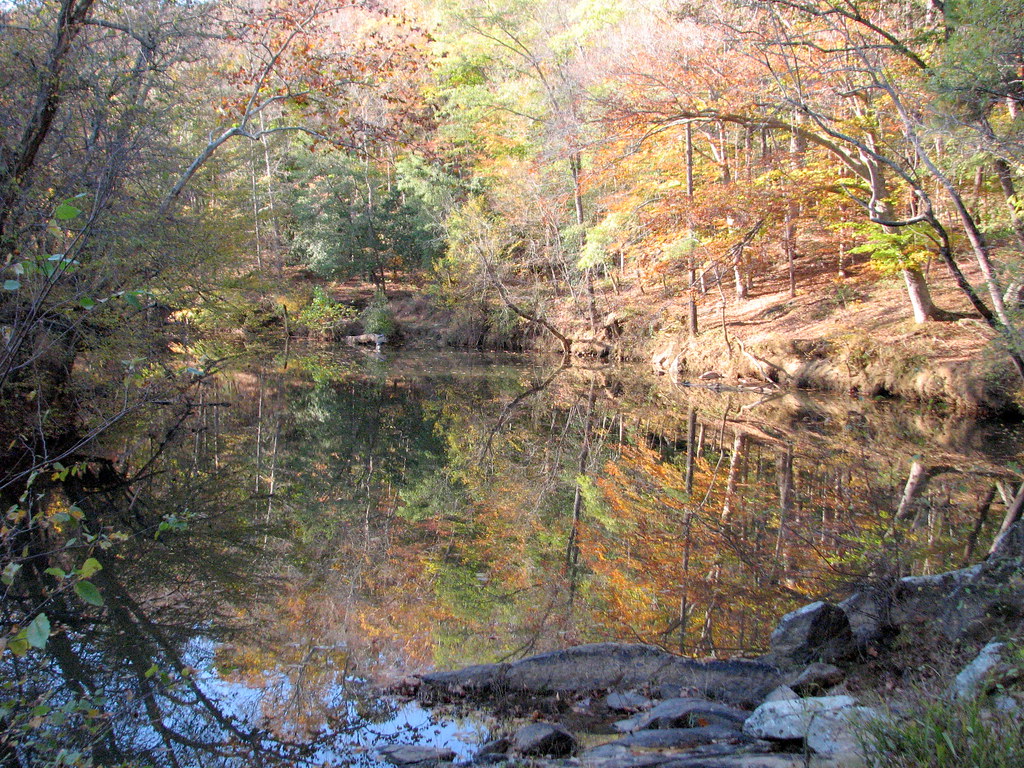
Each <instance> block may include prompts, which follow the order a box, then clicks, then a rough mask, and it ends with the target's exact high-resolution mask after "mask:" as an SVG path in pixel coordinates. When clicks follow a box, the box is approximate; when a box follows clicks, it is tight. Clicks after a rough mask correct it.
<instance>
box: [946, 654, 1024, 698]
mask: <svg viewBox="0 0 1024 768" xmlns="http://www.w3.org/2000/svg"><path fill="white" fill-rule="evenodd" d="M1014 655H1015V654H1014V652H1013V650H1012V649H1011V648H1010V647H1009V646H1008V645H1007V644H1006V643H989V644H988V645H986V646H985V647H984V648H982V649H981V652H980V653H979V654H978V655H977V656H975V657H974V660H973V661H972V662H971V663H970V664H968V665H967V666H966V667H964V668H963V669H962V670H961V671H960V674H958V675H957V676H956V678H955V679H954V680H953V682H952V683H951V684H950V686H949V690H948V694H949V696H950V697H952V698H954V699H973V698H977V697H978V696H983V695H985V694H987V693H990V692H991V691H993V690H995V689H996V688H997V687H999V686H1000V685H1004V684H1007V683H1013V682H1016V681H1017V680H1019V679H1020V678H1021V675H1022V672H1024V665H1022V662H1021V660H1019V659H1014V658H1013V656H1014Z"/></svg>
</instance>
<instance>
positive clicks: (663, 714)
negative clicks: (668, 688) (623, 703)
mask: <svg viewBox="0 0 1024 768" xmlns="http://www.w3.org/2000/svg"><path fill="white" fill-rule="evenodd" d="M749 715H750V713H749V712H744V711H743V710H740V709H736V708H735V707H730V706H728V705H726V704H720V703H718V702H715V701H708V700H707V699H698V698H691V697H688V698H678V699H667V700H665V701H663V702H661V703H660V704H658V705H656V706H655V707H654V708H652V709H651V710H649V711H648V712H643V713H641V714H639V715H637V716H636V717H632V718H630V719H628V720H620V721H619V722H617V723H615V729H616V730H618V731H622V732H631V731H642V730H646V729H650V728H696V727H699V726H704V725H722V726H727V727H731V728H736V729H739V728H741V727H742V726H743V721H744V720H746V719H747V717H748V716H749Z"/></svg>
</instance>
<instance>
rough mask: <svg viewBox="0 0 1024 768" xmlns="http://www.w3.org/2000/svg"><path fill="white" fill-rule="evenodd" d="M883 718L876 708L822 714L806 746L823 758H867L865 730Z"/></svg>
mask: <svg viewBox="0 0 1024 768" xmlns="http://www.w3.org/2000/svg"><path fill="white" fill-rule="evenodd" d="M882 717H883V715H882V714H881V713H880V712H879V711H878V710H876V709H874V708H873V707H846V708H844V709H839V710H830V711H825V712H822V713H821V714H820V715H818V716H817V717H815V718H813V719H812V720H811V723H810V725H809V726H808V728H807V733H806V735H805V736H804V742H805V743H806V744H807V746H808V748H810V749H811V750H813V751H814V752H815V754H818V755H821V756H822V757H839V756H846V757H848V758H854V759H856V758H863V757H864V735H865V731H864V727H865V725H866V724H867V723H869V722H871V721H872V720H878V719H880V718H882Z"/></svg>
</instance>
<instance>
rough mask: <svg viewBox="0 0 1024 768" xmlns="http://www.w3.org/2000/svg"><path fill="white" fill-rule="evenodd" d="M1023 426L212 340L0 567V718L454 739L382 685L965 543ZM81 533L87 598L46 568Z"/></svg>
mask: <svg viewBox="0 0 1024 768" xmlns="http://www.w3.org/2000/svg"><path fill="white" fill-rule="evenodd" d="M1021 438H1022V433H1021V430H1020V428H1019V427H1018V426H1016V425H1007V424H1001V423H988V424H985V423H975V422H971V421H969V420H965V419H962V418H958V417H955V416H948V415H944V414H942V413H940V412H935V411H929V410H927V409H921V408H918V407H915V406H911V405H908V404H905V403H893V402H872V401H867V400H855V399H846V398H821V397H813V396H810V395H804V394H775V393H741V392H720V391H713V390H711V389H707V388H700V387H678V386H677V387H673V386H671V385H670V384H669V383H668V382H665V381H657V380H655V379H654V378H653V377H652V376H651V375H650V374H648V373H647V372H646V371H645V370H643V369H639V368H631V367H615V366H608V367H595V368H589V367H582V366H574V367H572V368H565V369H563V368H561V367H560V366H559V364H558V362H557V361H555V360H550V359H537V358H525V357H513V356H495V355H491V356H485V355H478V354H469V353H466V354H457V353H448V352H431V353H411V352H410V353H403V352H396V353H394V355H393V358H392V359H382V358H381V357H379V356H375V355H374V354H372V353H363V352H360V351H357V350H351V349H344V350H337V349H330V348H319V347H305V348H300V349H298V350H296V349H294V348H293V349H291V350H289V351H288V352H284V351H279V352H276V353H270V354H267V355H265V356H243V357H238V358H236V359H235V360H234V361H233V362H231V363H230V364H227V363H226V364H224V365H223V366H222V368H221V370H220V371H219V372H218V373H217V374H216V375H211V376H207V377H206V378H205V379H204V380H203V383H202V384H201V386H200V387H199V390H198V392H197V393H196V395H195V399H194V401H193V403H192V407H191V408H190V409H189V410H188V411H183V410H181V409H180V408H178V409H175V408H168V409H166V411H161V412H158V413H153V412H150V413H148V414H147V415H146V417H145V418H144V419H139V420H137V421H135V422H133V423H131V424H126V425H124V426H122V427H120V428H118V429H117V430H115V431H114V432H112V433H111V434H109V435H107V436H106V437H105V438H104V441H103V443H102V446H101V448H100V449H99V451H98V453H99V454H102V455H103V456H104V457H106V460H107V461H108V462H109V464H110V466H113V467H116V468H117V470H118V473H119V476H120V477H123V478H131V482H130V483H129V484H127V485H120V486H116V487H106V488H102V489H99V488H94V489H91V490H90V489H89V488H85V487H81V488H79V489H78V491H76V493H78V496H76V497H75V498H68V499H66V500H65V501H66V503H72V502H73V503H74V504H75V507H74V508H75V509H82V510H84V515H85V520H86V521H90V520H96V521H97V522H96V523H95V524H94V525H92V526H91V527H88V526H87V528H86V529H85V530H86V531H87V532H84V533H82V534H80V540H78V539H76V540H75V541H72V542H71V544H70V546H65V547H64V548H63V549H61V550H60V551H57V552H55V553H54V554H53V556H52V558H51V560H52V562H48V563H46V565H49V566H50V568H51V569H50V570H49V571H46V570H44V568H43V567H42V565H38V567H36V568H34V570H33V573H34V574H35V576H34V577H32V578H34V579H35V581H33V582H32V583H31V584H22V583H21V582H20V581H17V580H15V583H14V585H13V586H11V587H10V589H11V590H13V591H12V592H10V593H9V595H8V596H9V597H10V598H11V599H12V600H13V599H14V596H16V595H17V594H21V595H22V597H23V599H25V600H26V601H28V600H29V599H35V600H37V601H38V600H40V599H45V600H46V603H45V604H46V606H47V615H48V616H49V619H50V621H51V622H52V624H53V628H54V632H53V634H52V635H51V637H50V638H49V641H48V643H47V645H46V648H45V649H43V650H35V649H32V650H30V651H29V652H28V653H26V654H25V655H23V656H20V657H14V656H13V655H12V654H11V653H10V652H7V653H5V655H4V656H3V672H4V676H3V679H4V681H5V682H4V687H3V689H2V691H3V695H2V696H0V700H2V702H3V704H2V706H3V713H4V716H5V720H4V723H5V725H4V739H5V743H4V744H3V745H2V747H3V749H4V750H14V751H18V750H20V752H19V754H20V756H21V758H22V759H23V760H24V759H25V758H26V757H28V758H31V755H32V754H36V753H37V754H39V755H40V756H47V757H46V759H47V760H53V759H55V758H53V756H54V755H58V754H59V753H60V751H61V750H65V757H64V758H61V759H64V760H65V762H64V763H57V764H67V765H74V764H76V763H75V762H74V760H85V759H86V758H87V757H88V756H92V757H93V758H94V759H95V760H96V762H97V763H100V764H114V763H121V762H124V763H128V764H152V765H156V766H165V765H166V766H177V765H181V766H220V765H224V766H228V765H239V766H241V765H267V766H277V765H282V766H284V765H303V766H304V765H309V766H314V765H322V764H327V765H350V764H351V765H371V764H374V761H373V759H372V757H371V753H372V750H373V748H374V746H376V745H379V744H383V743H388V742H392V741H396V740H397V741H402V742H412V741H415V742H417V743H423V744H444V745H446V746H452V745H455V746H458V747H459V749H460V750H461V754H462V756H468V755H469V754H471V752H472V750H473V748H474V745H475V744H477V743H479V742H480V741H481V740H483V739H484V738H486V735H487V732H488V728H489V725H490V724H489V723H487V722H486V721H485V720H482V719H479V718H469V719H460V718H458V717H456V716H454V715H445V714H443V713H431V712H427V711H425V710H423V709H421V708H420V707H418V706H417V705H416V704H415V703H413V702H400V701H397V700H389V699H386V698H381V697H380V696H379V695H378V693H377V691H378V690H379V686H380V685H381V684H387V683H395V682H399V681H401V680H402V679H403V678H404V677H406V676H408V675H411V674H415V673H417V672H422V671H425V670H429V669H433V668H447V667H455V666H460V665H465V664H471V663H479V662H490V661H496V660H503V659H515V658H521V657H523V656H525V655H529V654H531V653H536V652H540V651H544V650H549V649H554V648H561V647H565V646H568V645H573V644H578V643H585V642H592V641H598V640H621V641H630V642H644V643H653V644H656V645H659V646H662V647H664V648H666V649H669V650H672V651H674V652H678V653H682V654H687V655H696V656H718V657H728V656H732V655H752V654H756V653H758V652H760V651H763V650H764V649H765V648H766V647H767V642H768V635H769V633H770V631H771V628H772V627H773V626H774V623H775V621H776V620H777V619H778V617H779V616H780V615H782V614H783V613H785V612H787V611H789V610H791V609H793V608H795V607H797V606H799V605H801V604H803V603H806V602H809V601H811V600H814V599H818V598H821V597H835V598H841V597H842V596H843V594H844V593H847V592H849V591H851V590H852V589H853V588H854V587H855V586H856V585H857V584H858V583H861V582H862V581H863V580H864V579H866V578H875V579H877V578H894V577H897V576H902V575H910V574H926V573H935V572H939V571H943V570H948V569H950V568H954V567H959V566H960V565H961V564H963V563H965V562H971V561H974V560H976V559H979V558H981V557H983V556H984V553H985V551H986V548H987V546H988V544H989V543H990V542H991V540H992V538H993V536H994V535H995V533H996V531H997V530H998V527H999V525H1000V523H1001V520H1002V516H1003V512H1004V509H1005V505H1004V501H1003V497H1004V496H1007V495H1010V496H1012V494H1013V493H1014V491H1015V483H1019V482H1020V480H1019V475H1020V459H1021V452H1022V448H1024V442H1022V439H1021ZM68 495H69V496H70V495H72V494H71V493H70V492H69V494H68ZM54 503H55V504H56V503H59V502H54ZM65 543H66V542H65ZM86 556H89V557H92V558H93V559H94V560H95V563H96V565H100V566H102V567H101V569H100V570H98V571H96V572H94V573H92V572H90V573H89V574H88V576H89V581H90V582H91V583H93V584H94V585H95V587H96V588H97V590H98V592H99V593H100V596H101V598H102V602H103V605H102V606H96V605H90V604H88V602H87V601H86V600H84V599H82V597H83V596H82V594H76V593H75V590H74V589H72V588H71V587H70V585H71V584H72V581H73V579H70V577H67V575H66V574H69V573H71V572H72V569H73V567H75V566H76V564H80V563H81V562H82V561H83V559H84V558H85V557H86ZM58 565H59V566H60V568H61V570H60V573H64V574H65V577H63V580H62V579H61V578H58V575H57V573H58V572H57V571H56V570H54V569H55V568H57V567H58ZM79 575H81V573H80V574H79ZM19 578H20V579H23V580H28V579H29V577H28V576H27V575H25V574H22V575H21V576H20V577H19ZM5 583H6V582H5ZM19 585H20V587H21V588H22V589H23V592H21V593H19V592H18V588H19ZM40 596H44V597H40ZM11 605H13V603H12V604H11ZM11 605H9V606H8V608H9V609H10V608H11ZM7 615H8V616H9V617H10V616H16V615H17V612H16V610H14V611H12V610H8V611H7ZM16 744H17V746H15V745H16ZM26 750H27V751H26ZM32 750H35V752H34V753H33V752H32ZM30 762H31V760H30ZM39 764H43V763H39ZM77 764H82V763H81V762H79V763H77Z"/></svg>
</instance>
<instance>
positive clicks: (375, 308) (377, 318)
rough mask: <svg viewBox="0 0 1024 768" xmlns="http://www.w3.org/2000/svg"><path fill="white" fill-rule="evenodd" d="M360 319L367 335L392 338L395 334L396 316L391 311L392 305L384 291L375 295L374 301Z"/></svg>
mask: <svg viewBox="0 0 1024 768" xmlns="http://www.w3.org/2000/svg"><path fill="white" fill-rule="evenodd" d="M359 319H360V320H361V321H362V323H363V331H364V332H365V333H377V334H380V335H382V336H391V335H393V334H394V332H395V327H396V326H395V314H394V312H392V311H391V304H390V303H389V302H388V297H387V296H385V295H384V292H383V291H377V293H376V294H374V297H373V301H371V302H370V303H369V304H368V305H367V306H366V309H364V310H363V312H362V314H361V315H360V316H359Z"/></svg>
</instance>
